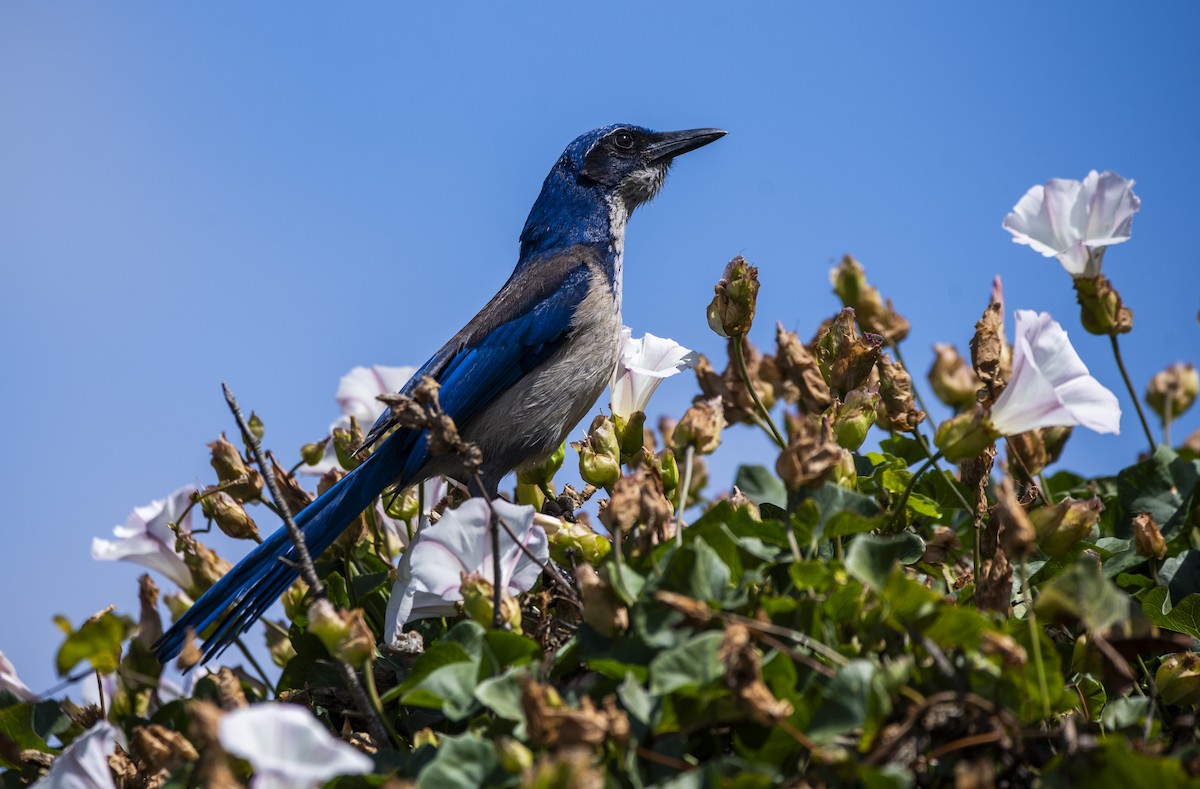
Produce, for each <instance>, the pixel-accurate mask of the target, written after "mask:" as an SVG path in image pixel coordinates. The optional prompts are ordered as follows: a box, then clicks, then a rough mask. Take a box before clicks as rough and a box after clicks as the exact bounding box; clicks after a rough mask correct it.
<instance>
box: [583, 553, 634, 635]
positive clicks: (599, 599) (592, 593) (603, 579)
mask: <svg viewBox="0 0 1200 789" xmlns="http://www.w3.org/2000/svg"><path fill="white" fill-rule="evenodd" d="M575 584H576V586H577V587H578V588H579V595H580V597H582V598H583V621H585V622H587V623H588V625H590V626H591V628H592V629H593V630H595V631H596V632H597V633H601V634H603V635H606V636H611V635H613V634H614V633H618V632H622V631H624V630H625V629H626V628H628V627H629V609H628V608H626V607H625V606H623V605H621V603H620V601H619V600H618V599H617V595H616V593H615V592H614V591H613V588H612V584H610V583H608V580H607V573H604V574H603V575H601V574H600V573H597V572H596V570H595V568H594V567H591V566H590V565H586V564H581V565H579V566H578V567H576V568H575Z"/></svg>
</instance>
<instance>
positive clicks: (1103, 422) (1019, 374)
mask: <svg viewBox="0 0 1200 789" xmlns="http://www.w3.org/2000/svg"><path fill="white" fill-rule="evenodd" d="M1015 335H1016V336H1015V337H1014V339H1013V351H1012V354H1013V360H1012V376H1011V377H1010V378H1009V381H1008V385H1007V386H1006V387H1005V389H1004V392H1002V393H1001V395H1000V396H999V397H998V398H996V402H995V404H994V405H993V406H992V411H991V414H990V416H989V421H990V422H991V425H992V427H993V428H994V429H995V431H996V432H997V433H999V434H1000V435H1005V436H1015V435H1018V434H1020V433H1024V432H1026V431H1028V430H1034V429H1036V428H1039V427H1072V426H1074V425H1083V426H1084V427H1086V428H1089V429H1091V430H1095V431H1096V432H1097V433H1118V432H1120V424H1121V406H1120V405H1119V404H1118V402H1117V397H1116V395H1114V394H1113V393H1112V392H1111V391H1109V390H1108V389H1107V388H1105V386H1104V385H1103V384H1101V383H1100V382H1099V381H1097V380H1096V379H1095V378H1094V377H1093V376H1092V375H1091V374H1090V373H1089V372H1088V369H1087V366H1086V365H1085V364H1084V363H1083V360H1081V359H1080V358H1079V354H1078V353H1076V352H1075V348H1074V347H1072V346H1071V341H1070V339H1068V338H1067V333H1066V331H1064V330H1063V327H1062V326H1060V325H1059V324H1058V322H1057V321H1055V320H1054V319H1053V318H1051V317H1050V314H1049V313H1045V312H1042V313H1036V312H1034V311H1032V310H1017V312H1016V331H1015Z"/></svg>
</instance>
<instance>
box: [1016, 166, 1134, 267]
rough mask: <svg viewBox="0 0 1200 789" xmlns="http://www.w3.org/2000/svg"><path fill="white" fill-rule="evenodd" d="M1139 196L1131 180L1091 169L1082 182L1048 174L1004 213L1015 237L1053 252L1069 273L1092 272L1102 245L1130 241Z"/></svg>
mask: <svg viewBox="0 0 1200 789" xmlns="http://www.w3.org/2000/svg"><path fill="white" fill-rule="evenodd" d="M1141 207H1142V201H1141V200H1139V199H1138V197H1137V195H1135V194H1134V193H1133V181H1131V180H1126V179H1124V178H1122V177H1121V176H1119V175H1117V174H1116V173H1112V172H1108V171H1105V172H1103V173H1097V172H1096V171H1095V170H1092V171H1091V172H1090V173H1088V175H1087V178H1084V179H1083V181H1082V183H1081V182H1079V181H1072V180H1070V179H1067V178H1052V179H1050V180H1049V181H1047V182H1046V184H1045V185H1044V186H1035V187H1033V188H1032V189H1030V190H1029V191H1028V192H1026V193H1025V196H1024V197H1022V198H1021V200H1020V201H1019V202H1018V203H1017V204H1016V206H1014V207H1013V210H1012V212H1011V213H1010V214H1009V215H1008V216H1006V217H1005V218H1004V229H1005V230H1007V231H1008V232H1010V233H1012V235H1013V242H1014V243H1017V244H1028V245H1029V246H1031V247H1033V248H1034V249H1035V250H1037V251H1038V252H1041V253H1042V254H1043V255H1045V256H1046V257H1057V258H1058V259H1059V261H1060V262H1061V263H1062V265H1063V268H1065V269H1066V270H1067V273H1069V274H1070V275H1071V276H1072V277H1095V276H1096V275H1097V274H1099V273H1100V260H1101V258H1103V256H1104V249H1105V247H1108V246H1111V245H1112V244H1120V243H1121V242H1122V241H1128V240H1129V236H1130V233H1131V230H1132V225H1133V215H1134V214H1135V213H1137V211H1138V210H1139V209H1140V208H1141Z"/></svg>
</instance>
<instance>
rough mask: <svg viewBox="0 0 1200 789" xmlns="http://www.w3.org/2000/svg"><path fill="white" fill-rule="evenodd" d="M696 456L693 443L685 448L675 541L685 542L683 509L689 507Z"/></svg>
mask: <svg viewBox="0 0 1200 789" xmlns="http://www.w3.org/2000/svg"><path fill="white" fill-rule="evenodd" d="M695 457H696V448H695V447H693V446H692V445H691V444H688V445H687V448H686V449H684V450H683V479H682V480H680V484H679V490H678V491H677V492H676V495H675V542H677V543H683V511H684V509H685V508H686V507H687V494H688V489H689V488H690V487H691V486H692V461H693V460H694V459H695Z"/></svg>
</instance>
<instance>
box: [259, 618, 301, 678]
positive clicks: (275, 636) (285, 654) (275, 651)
mask: <svg viewBox="0 0 1200 789" xmlns="http://www.w3.org/2000/svg"><path fill="white" fill-rule="evenodd" d="M266 634H267V651H268V652H270V653H271V662H273V663H274V664H275V665H277V666H279V667H280V668H283V667H284V666H286V665H287V664H288V661H290V660H291V659H292V658H294V657H296V648H295V647H294V646H292V639H291V638H290V637H288V634H287V628H286V627H283V626H282V625H280V627H278V628H275V627H267V629H266Z"/></svg>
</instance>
